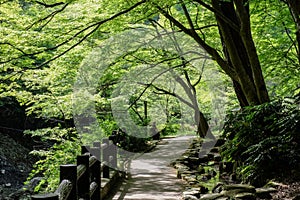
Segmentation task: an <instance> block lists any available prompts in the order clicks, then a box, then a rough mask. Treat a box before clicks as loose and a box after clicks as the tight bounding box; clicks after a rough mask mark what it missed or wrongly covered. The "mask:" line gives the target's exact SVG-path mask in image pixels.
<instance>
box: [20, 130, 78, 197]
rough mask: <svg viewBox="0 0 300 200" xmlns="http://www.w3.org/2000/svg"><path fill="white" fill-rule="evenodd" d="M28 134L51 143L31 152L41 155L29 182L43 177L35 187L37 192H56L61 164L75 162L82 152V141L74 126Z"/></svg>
mask: <svg viewBox="0 0 300 200" xmlns="http://www.w3.org/2000/svg"><path fill="white" fill-rule="evenodd" d="M25 133H26V134H31V135H32V136H39V137H41V139H42V140H44V141H47V142H50V143H54V144H53V145H52V144H50V143H49V145H50V147H49V148H48V149H40V150H33V151H32V152H31V154H33V155H36V156H37V157H39V161H37V162H36V163H35V164H34V166H33V169H32V171H31V173H30V174H29V176H28V179H27V180H28V181H27V182H25V184H28V183H29V182H30V180H31V179H32V178H34V177H42V180H41V181H40V183H39V184H38V185H37V186H36V187H35V189H34V191H35V192H39V193H41V192H54V191H55V190H56V189H57V187H58V185H59V166H60V165H63V164H75V163H76V156H77V155H79V154H80V146H81V142H80V140H79V137H78V136H77V133H76V132H75V130H74V129H73V128H69V129H62V128H60V127H55V128H45V129H38V130H35V131H26V132H25Z"/></svg>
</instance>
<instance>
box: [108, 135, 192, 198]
mask: <svg viewBox="0 0 300 200" xmlns="http://www.w3.org/2000/svg"><path fill="white" fill-rule="evenodd" d="M192 138H193V137H192V136H181V137H177V138H170V139H163V140H162V141H161V142H160V143H159V144H158V145H157V146H156V148H155V149H154V150H153V151H151V152H149V153H145V154H143V155H142V156H139V157H138V158H136V159H134V160H133V161H132V163H131V167H130V177H129V179H128V180H126V181H125V182H124V183H123V184H122V186H121V187H120V189H119V191H118V193H117V194H116V195H115V197H114V198H113V199H114V200H123V199H125V200H156V199H157V200H158V199H159V200H173V199H174V200H175V199H176V200H178V199H181V193H182V191H183V187H184V182H183V181H182V180H180V179H177V177H176V171H175V169H174V168H172V167H170V166H169V164H170V162H171V161H172V160H175V159H176V158H179V157H180V156H181V154H183V153H184V151H185V150H186V149H187V148H188V146H189V144H190V141H191V139H192Z"/></svg>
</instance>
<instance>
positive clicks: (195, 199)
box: [183, 195, 198, 200]
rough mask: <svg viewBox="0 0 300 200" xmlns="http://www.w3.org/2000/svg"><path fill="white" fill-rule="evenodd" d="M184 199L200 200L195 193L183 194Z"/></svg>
mask: <svg viewBox="0 0 300 200" xmlns="http://www.w3.org/2000/svg"><path fill="white" fill-rule="evenodd" d="M183 199H184V200H198V198H197V197H195V196H193V195H183Z"/></svg>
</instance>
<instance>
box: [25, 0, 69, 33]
mask: <svg viewBox="0 0 300 200" xmlns="http://www.w3.org/2000/svg"><path fill="white" fill-rule="evenodd" d="M63 4H64V3H63ZM60 5H62V4H60ZM68 5H69V4H68V3H66V4H64V6H63V7H61V8H60V9H58V10H55V11H53V12H52V13H50V14H49V15H47V16H46V17H44V18H42V19H39V20H38V21H36V22H34V23H32V24H31V25H29V26H28V27H27V28H26V29H27V30H29V29H31V28H32V27H33V26H34V25H36V24H38V23H41V22H43V21H45V20H47V19H48V21H47V22H46V23H45V24H44V25H42V28H43V27H45V26H46V25H47V24H48V23H49V22H50V21H51V20H52V19H53V17H54V16H55V15H57V14H58V13H60V12H62V11H64V9H65V8H66V7H67V6H68Z"/></svg>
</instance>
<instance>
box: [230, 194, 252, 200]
mask: <svg viewBox="0 0 300 200" xmlns="http://www.w3.org/2000/svg"><path fill="white" fill-rule="evenodd" d="M234 198H235V199H237V200H238V199H240V200H255V199H256V196H255V194H253V193H240V194H237V195H235V196H234Z"/></svg>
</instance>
